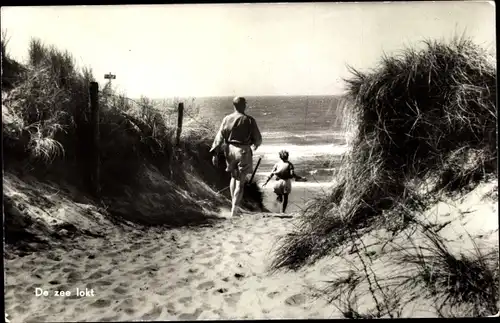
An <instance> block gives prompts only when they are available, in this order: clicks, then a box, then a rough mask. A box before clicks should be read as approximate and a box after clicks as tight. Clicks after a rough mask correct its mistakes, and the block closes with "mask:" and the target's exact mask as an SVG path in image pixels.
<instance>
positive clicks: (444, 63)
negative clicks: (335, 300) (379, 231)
mask: <svg viewBox="0 0 500 323" xmlns="http://www.w3.org/2000/svg"><path fill="white" fill-rule="evenodd" d="M351 71H352V77H351V78H349V79H347V80H345V81H346V83H347V87H348V91H347V95H346V103H345V104H344V106H343V109H344V113H345V114H346V115H347V118H346V119H347V120H350V121H351V123H350V124H348V125H346V127H348V128H349V130H350V132H351V133H352V134H353V136H352V142H351V149H350V151H349V152H348V153H347V154H346V156H344V158H343V160H342V166H341V167H340V168H339V170H338V173H337V174H336V176H335V177H336V178H335V182H336V183H337V184H336V186H335V187H334V188H333V190H332V192H331V193H330V194H329V196H327V197H324V198H320V199H318V200H317V202H316V203H315V204H313V205H311V206H310V207H309V208H308V209H306V210H305V212H304V217H303V221H302V224H301V225H300V226H299V227H298V229H297V231H296V232H295V233H293V234H291V235H289V236H287V237H286V238H284V239H283V241H282V242H281V246H282V248H281V251H280V252H278V253H277V255H276V258H275V260H274V263H273V268H276V269H286V268H288V269H298V268H300V267H302V266H304V265H306V264H309V263H313V262H314V261H316V260H317V259H319V258H321V257H323V256H326V255H328V254H331V253H335V252H340V250H339V249H341V247H342V246H343V243H344V242H345V241H347V238H348V236H349V232H357V233H359V234H360V236H362V234H363V233H367V232H369V231H371V230H373V229H375V228H384V229H389V230H391V231H393V233H394V234H396V233H397V232H400V231H402V230H404V229H405V228H406V227H408V226H409V225H412V224H415V223H416V221H414V218H415V214H416V213H418V212H421V211H423V210H424V209H425V208H426V207H427V205H428V204H429V203H431V202H432V201H433V197H434V196H435V194H432V193H433V192H438V191H443V190H445V191H448V192H450V193H453V192H459V191H463V189H465V188H469V189H470V188H473V187H474V186H475V185H476V184H477V183H479V182H480V181H481V180H483V179H484V178H485V177H486V176H492V175H495V174H496V173H497V169H496V163H497V148H496V123H497V117H496V67H495V65H494V64H493V61H492V59H491V57H489V56H488V54H487V52H486V51H485V50H483V49H482V48H480V47H479V46H477V45H475V44H474V43H473V42H472V41H470V40H468V39H465V38H455V39H453V40H452V41H451V42H449V43H443V42H437V41H427V42H425V48H424V49H422V50H417V49H415V48H406V49H405V50H403V51H402V52H401V53H400V54H398V55H395V56H384V57H382V60H381V62H380V64H379V65H378V66H377V67H376V68H375V69H373V70H372V71H369V72H360V71H357V70H355V69H353V68H351ZM424 192H427V194H424Z"/></svg>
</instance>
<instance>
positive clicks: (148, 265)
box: [5, 214, 338, 322]
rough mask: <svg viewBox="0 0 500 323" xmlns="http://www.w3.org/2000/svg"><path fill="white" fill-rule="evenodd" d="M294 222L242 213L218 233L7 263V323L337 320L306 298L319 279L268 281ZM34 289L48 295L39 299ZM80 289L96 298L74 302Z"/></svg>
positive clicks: (133, 241) (158, 236) (95, 245)
mask: <svg viewBox="0 0 500 323" xmlns="http://www.w3.org/2000/svg"><path fill="white" fill-rule="evenodd" d="M292 221H293V219H292V218H283V217H278V215H277V214H270V215H267V216H266V217H264V216H262V215H258V214H245V215H244V217H242V218H234V219H230V220H225V221H222V222H221V223H218V224H216V225H215V226H214V227H204V228H197V229H190V230H186V229H177V230H171V231H168V232H158V231H156V232H153V231H151V232H149V233H147V234H146V233H143V234H140V233H137V232H136V233H123V234H121V235H116V236H115V237H113V238H112V239H110V240H109V241H103V240H102V239H94V240H85V241H83V240H82V241H81V242H75V247H74V250H72V251H69V252H67V251H63V250H52V251H47V252H37V253H35V254H30V255H28V256H25V257H20V258H16V259H12V260H6V287H5V299H6V312H7V313H8V314H9V318H10V320H11V322H46V321H102V320H104V321H105V320H115V321H116V320H169V319H177V320H179V319H181V320H182V319H185V320H193V319H230V318H328V317H335V316H338V313H335V310H334V308H333V309H332V307H331V306H328V305H327V303H326V302H325V301H322V300H319V299H317V298H315V297H313V296H312V295H308V294H306V293H305V292H306V291H307V290H308V289H307V288H306V287H307V286H308V285H309V284H310V283H311V282H314V281H318V279H320V277H318V274H319V271H317V270H316V271H304V272H299V273H285V274H284V273H278V274H276V275H271V274H270V273H268V272H267V265H268V261H269V259H270V257H269V253H270V252H271V247H272V245H273V243H272V242H273V241H274V240H275V239H276V237H278V236H279V235H280V234H284V233H286V232H287V231H288V230H289V229H290V228H291V226H292V225H293V223H292ZM37 287H38V288H42V289H44V290H47V291H50V293H49V296H36V295H35V289H36V288H37ZM76 288H79V289H80V290H85V288H87V289H89V291H90V290H91V289H93V290H94V295H95V296H84V297H77V296H76V295H75V291H76ZM56 290H64V291H66V290H69V291H71V296H69V297H67V296H58V297H56V296H54V292H55V291H56Z"/></svg>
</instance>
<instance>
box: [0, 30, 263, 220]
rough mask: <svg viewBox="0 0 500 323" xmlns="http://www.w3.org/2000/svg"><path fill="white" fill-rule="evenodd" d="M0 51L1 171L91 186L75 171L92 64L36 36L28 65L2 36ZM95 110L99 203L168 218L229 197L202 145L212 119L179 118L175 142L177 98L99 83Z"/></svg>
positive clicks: (187, 216) (131, 215)
mask: <svg viewBox="0 0 500 323" xmlns="http://www.w3.org/2000/svg"><path fill="white" fill-rule="evenodd" d="M1 49H2V63H3V66H2V67H3V73H2V82H3V83H4V84H9V85H10V87H9V88H8V89H4V90H6V91H5V93H3V95H2V114H3V116H4V118H3V126H4V128H3V137H4V156H5V158H4V165H5V171H11V172H17V173H21V174H29V175H35V176H37V177H38V178H47V179H51V180H54V179H55V180H58V179H59V180H64V181H65V182H66V183H69V184H70V185H73V186H75V187H77V188H78V189H79V190H80V191H81V192H82V193H83V194H90V193H91V190H90V188H89V185H88V182H87V181H86V180H85V178H84V176H82V174H86V173H87V172H88V167H89V165H91V160H89V157H90V156H91V155H92V154H91V146H90V140H89V138H92V132H91V127H90V124H89V111H88V110H89V109H88V91H89V83H90V82H91V81H93V80H94V76H93V74H92V70H91V69H88V68H79V67H78V66H77V64H76V63H75V60H74V58H73V56H72V55H71V54H70V53H69V52H67V51H61V50H59V49H57V48H55V47H54V46H47V45H45V44H43V43H42V42H41V41H40V40H37V39H33V40H32V41H31V42H30V45H29V48H28V61H27V62H26V63H25V64H19V63H16V62H15V61H14V60H12V59H11V58H10V57H9V55H8V42H7V39H6V38H5V37H2V48H1ZM99 108H100V116H99V125H100V137H99V146H100V167H101V169H100V175H101V177H100V184H101V194H100V196H97V197H95V201H96V203H104V204H106V206H107V207H108V210H109V211H110V212H114V213H115V214H119V215H120V216H122V217H124V218H126V219H127V220H130V221H134V222H140V223H145V224H169V225H181V224H183V223H184V224H187V223H191V222H193V221H194V222H195V223H197V222H199V221H203V219H204V218H205V217H204V216H203V213H204V211H206V210H211V211H214V210H216V209H217V207H219V206H221V205H225V204H227V199H226V197H227V196H224V195H220V194H216V193H215V192H216V191H217V190H220V189H222V188H223V187H225V186H227V185H228V183H229V180H227V181H224V179H226V177H227V174H225V172H224V171H223V170H222V171H221V170H220V169H217V168H216V167H214V166H212V165H211V158H210V157H211V156H210V155H209V153H208V150H209V148H210V144H211V141H212V140H213V137H214V135H215V131H216V130H217V127H216V125H214V124H211V123H209V121H207V120H206V119H204V118H198V119H197V121H196V122H192V120H193V118H190V117H186V118H185V120H184V128H183V132H182V136H181V143H180V146H179V147H175V135H176V134H175V132H176V121H177V104H176V102H173V103H172V104H169V105H162V104H161V103H160V104H158V103H157V102H154V101H152V100H150V99H148V98H145V97H143V98H140V99H138V100H130V99H128V98H126V96H125V95H123V94H119V93H116V91H115V90H113V88H111V87H110V86H107V85H106V86H103V87H102V88H100V91H99ZM196 113H197V109H196V106H195V105H194V104H188V105H186V106H185V115H188V116H191V117H192V116H194V117H196ZM254 189H255V188H254ZM257 189H258V188H257ZM249 193H252V192H249ZM254 193H255V192H254ZM131 196H134V197H135V198H130V197H131ZM256 196H257V197H258V195H255V194H253V195H252V194H250V195H248V194H247V195H246V200H247V204H246V205H247V206H249V207H251V206H252V205H254V204H255V202H256V203H257V204H258V203H260V202H261V200H260V201H259V200H257V201H254V200H252V197H256Z"/></svg>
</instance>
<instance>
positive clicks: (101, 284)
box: [86, 279, 112, 289]
mask: <svg viewBox="0 0 500 323" xmlns="http://www.w3.org/2000/svg"><path fill="white" fill-rule="evenodd" d="M110 285H112V283H111V282H110V281H108V280H105V279H102V280H98V281H96V282H94V283H88V284H87V286H86V287H87V288H89V289H91V288H93V287H106V286H110Z"/></svg>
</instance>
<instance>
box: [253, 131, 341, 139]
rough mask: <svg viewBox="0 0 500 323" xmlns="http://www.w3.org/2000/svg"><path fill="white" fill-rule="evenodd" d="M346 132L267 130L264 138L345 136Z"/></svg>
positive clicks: (263, 135) (263, 133)
mask: <svg viewBox="0 0 500 323" xmlns="http://www.w3.org/2000/svg"><path fill="white" fill-rule="evenodd" d="M345 135H346V133H345V132H343V131H327V132H326V131H323V132H308V133H304V134H297V133H291V132H287V131H266V132H262V137H263V138H281V139H283V138H289V137H295V138H308V137H335V138H338V137H345Z"/></svg>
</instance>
